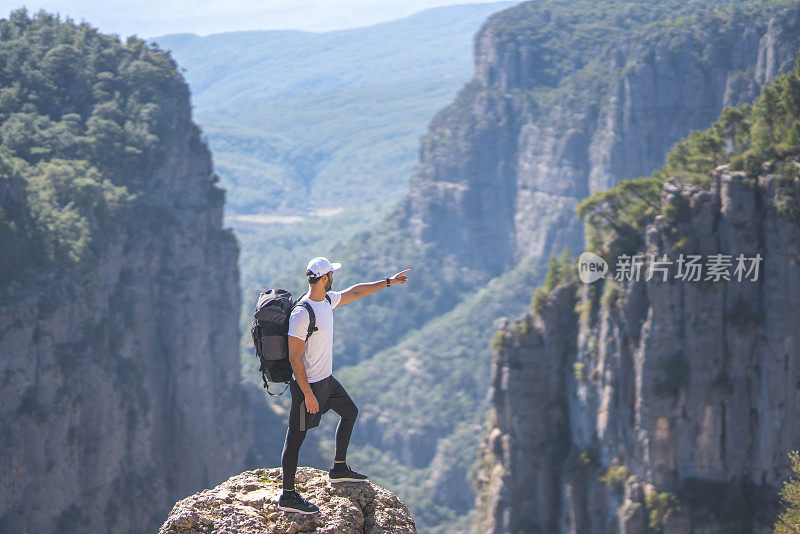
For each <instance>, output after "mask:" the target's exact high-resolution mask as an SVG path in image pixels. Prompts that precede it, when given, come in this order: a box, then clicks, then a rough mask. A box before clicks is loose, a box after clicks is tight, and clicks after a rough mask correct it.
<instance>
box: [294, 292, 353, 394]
mask: <svg viewBox="0 0 800 534" xmlns="http://www.w3.org/2000/svg"><path fill="white" fill-rule="evenodd" d="M328 296H329V297H330V298H331V303H330V304H328V300H327V299H325V298H323V299H322V300H321V301H319V302H317V301H314V300H311V299H310V298H308V295H306V296H305V297H303V300H305V301H306V302H308V303H309V304H311V308H312V309H313V310H314V319H315V321H316V327H317V330H316V331H315V332H314V333H313V334H311V337H310V338H308V341H306V349H305V351H304V352H303V366H304V367H305V368H306V375H307V376H308V382H309V383H312V382H319V381H320V380H323V379H325V378H328V377H329V376H330V375H331V374H333V308H335V307H336V306H338V305H339V302H340V301H341V300H342V294H341V293H340V292H338V291H328ZM310 320H311V319H310V318H309V316H308V310H306V308H305V306H303V305H302V304H299V305H297V306H295V308H294V309H293V310H292V314H291V315H290V316H289V335H290V336H294V337H297V338H300V339H302V340H303V341H305V339H306V336H307V335H308V323H309V321H310Z"/></svg>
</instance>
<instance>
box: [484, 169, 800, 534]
mask: <svg viewBox="0 0 800 534" xmlns="http://www.w3.org/2000/svg"><path fill="white" fill-rule="evenodd" d="M712 179H713V185H712V187H711V189H710V191H706V190H702V189H700V188H697V187H694V186H685V185H683V184H681V183H680V181H677V180H674V179H673V180H671V181H669V182H667V184H666V185H665V187H664V190H663V193H662V205H664V206H667V205H673V206H685V209H686V211H685V212H684V213H683V214H682V215H681V216H680V217H678V218H677V219H676V220H669V219H667V218H666V217H664V216H659V217H657V218H656V219H655V221H654V222H653V223H652V224H651V225H649V226H648V227H647V228H646V230H645V236H646V247H647V248H646V250H647V252H648V253H653V254H655V255H656V256H657V257H659V258H660V257H661V255H662V254H667V255H668V257H669V258H672V259H673V261H674V260H675V258H677V255H678V252H679V251H681V245H679V242H680V240H679V239H678V238H680V237H681V236H692V238H693V240H692V245H691V247H692V249H691V250H690V251H689V253H692V254H701V255H703V256H706V257H707V256H708V255H711V254H718V253H721V254H731V255H733V256H734V257H736V256H737V255H738V254H740V253H741V254H744V255H745V256H746V257H753V256H754V255H755V254H760V255H761V257H762V258H763V260H762V262H761V265H760V271H759V275H758V279H757V281H752V277H751V279H750V281H741V282H740V281H737V280H736V279H735V278H734V277H731V280H730V281H725V280H721V281H719V282H713V281H704V282H688V281H680V280H675V279H674V278H673V275H674V274H675V273H674V268H673V271H671V273H670V276H669V278H668V280H667V281H663V280H662V279H661V278H660V277H659V275H656V276H655V277H653V278H652V279H651V280H650V281H645V280H644V277H642V279H640V280H639V281H634V280H628V281H625V282H614V281H613V280H608V279H606V280H605V281H603V282H597V283H596V284H594V285H591V286H589V285H581V284H579V283H574V284H572V285H563V286H559V287H558V288H557V289H556V290H554V291H553V292H552V293H551V294H550V297H549V301H548V303H547V304H546V306H545V307H544V310H543V312H542V314H541V316H537V315H532V314H528V315H527V316H525V317H524V318H522V319H521V320H519V321H517V322H516V323H514V324H511V325H508V326H507V327H506V328H505V330H504V332H505V334H504V335H505V338H504V342H503V344H502V347H501V348H500V350H499V355H498V357H497V359H496V361H495V363H494V366H493V378H492V380H493V384H492V389H491V393H490V395H491V402H492V415H491V424H490V426H491V431H490V432H489V433H488V434H487V439H486V442H485V444H484V447H483V450H482V458H483V462H482V465H483V470H482V472H481V475H480V480H481V483H480V485H481V489H480V496H479V500H478V506H479V509H480V512H479V518H480V520H479V521H478V522H477V523H476V529H475V530H476V532H481V533H483V532H498V533H499V532H520V531H522V532H553V533H555V532H581V533H595V532H596V533H614V532H618V533H626V534H632V533H642V534H643V533H646V532H651V531H657V530H659V529H663V532H674V533H678V532H704V533H709V534H711V533H723V532H758V533H761V532H763V533H766V532H771V526H772V523H773V522H774V520H775V513H776V508H775V499H776V495H777V491H778V488H779V487H780V484H781V481H782V480H783V478H784V477H785V473H786V470H787V467H786V465H787V461H786V453H787V451H789V450H791V449H795V448H797V444H798V443H799V442H800V425H798V421H800V402H798V397H797V391H798V377H800V350H798V349H799V347H798V345H799V344H800V337H799V336H798V331H797V325H798V324H800V312H798V308H797V306H796V303H797V302H798V299H800V219H798V216H797V213H798V211H799V210H800V207H798V202H797V199H798V198H800V196H799V195H800V183H798V179H797V178H794V180H793V181H792V180H790V181H789V182H787V181H785V178H784V179H783V181H782V180H780V179H778V178H777V177H776V176H774V175H772V174H769V172H766V173H764V174H763V175H761V176H758V177H748V176H746V175H744V173H741V172H736V173H733V172H728V171H727V169H726V168H720V169H718V171H717V172H716V173H715V175H714V176H713V178H712ZM662 213H664V212H662ZM684 243H685V241H684ZM731 272H733V271H731ZM703 276H705V274H704V275H703ZM600 284H604V287H603V286H600ZM579 285H580V287H578V286H579ZM576 290H577V292H576ZM576 303H577V306H576ZM576 310H577V311H576Z"/></svg>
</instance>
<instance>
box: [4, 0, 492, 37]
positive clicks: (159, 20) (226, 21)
mask: <svg viewBox="0 0 800 534" xmlns="http://www.w3.org/2000/svg"><path fill="white" fill-rule="evenodd" d="M490 1H493V0H282V1H277V0H204V1H199V0H125V1H122V0H106V1H98V0H18V1H16V2H15V1H13V0H0V8H1V9H0V18H5V17H8V14H9V13H10V12H11V11H13V10H14V9H16V8H18V7H22V6H25V7H27V8H28V11H29V13H31V14H33V13H35V12H36V11H38V10H39V9H40V8H44V9H46V10H47V11H51V12H56V13H60V14H61V15H62V18H63V17H65V16H69V17H71V18H73V19H74V20H76V21H78V22H80V21H81V20H85V21H87V22H89V23H90V24H92V25H93V26H96V27H97V28H99V29H100V30H101V31H102V32H104V33H117V34H119V35H120V36H122V37H125V36H127V35H131V34H137V35H138V36H139V37H154V36H156V35H163V34H166V33H180V32H188V33H197V34H200V35H207V34H209V33H219V32H226V31H235V30H266V29H276V28H283V29H300V30H310V31H325V30H334V29H340V28H352V27H355V26H365V25H369V24H374V23H376V22H383V21H387V20H392V19H396V18H400V17H403V16H406V15H410V14H411V13H414V12H416V11H420V10H422V9H425V8H429V7H435V6H445V5H453V4H474V3H486V2H490Z"/></svg>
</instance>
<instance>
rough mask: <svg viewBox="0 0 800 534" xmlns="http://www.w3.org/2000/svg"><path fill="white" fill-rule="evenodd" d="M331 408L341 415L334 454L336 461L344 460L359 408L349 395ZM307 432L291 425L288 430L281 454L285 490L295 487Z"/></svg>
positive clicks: (337, 427)
mask: <svg viewBox="0 0 800 534" xmlns="http://www.w3.org/2000/svg"><path fill="white" fill-rule="evenodd" d="M347 401H349V402H347ZM330 408H331V409H332V410H333V411H334V412H336V413H337V414H339V416H340V417H341V419H339V424H338V425H336V454H335V455H334V461H335V462H344V461H345V459H346V458H347V446H348V445H349V444H350V435H351V434H352V433H353V425H355V424H356V417H358V408H357V407H356V405H355V403H353V401H352V400H350V397H347V399H346V401H342V402H336V403H331V405H330ZM306 432H307V431H306V430H298V429H296V428H292V427H291V426H290V427H289V429H288V430H287V431H286V442H285V443H284V444H283V454H282V455H281V465H282V467H283V489H285V490H292V489H294V475H295V473H296V472H297V457H298V455H299V453H300V445H302V444H303V440H304V439H306Z"/></svg>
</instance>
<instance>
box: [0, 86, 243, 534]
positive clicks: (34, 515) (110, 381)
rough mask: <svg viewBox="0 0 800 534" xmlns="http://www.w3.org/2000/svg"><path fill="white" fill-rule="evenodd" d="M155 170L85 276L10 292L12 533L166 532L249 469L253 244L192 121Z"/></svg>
mask: <svg viewBox="0 0 800 534" xmlns="http://www.w3.org/2000/svg"><path fill="white" fill-rule="evenodd" d="M161 105H162V107H163V109H165V110H167V112H166V113H165V117H168V120H169V121H170V123H169V124H167V125H166V126H165V128H166V130H167V131H169V132H171V134H170V135H169V136H167V137H165V138H164V139H163V140H162V143H163V147H164V153H165V156H164V158H163V160H162V161H161V162H160V164H159V165H158V166H156V167H154V168H153V172H152V174H151V175H148V176H142V177H141V180H140V186H141V190H137V191H136V192H137V193H139V194H140V199H141V201H142V202H143V204H142V206H143V207H142V209H141V210H140V211H136V212H135V214H136V218H135V219H132V220H130V221H128V224H127V225H125V226H124V227H122V228H120V229H119V231H118V232H117V234H116V235H115V237H114V238H113V239H112V242H111V244H110V245H109V246H108V248H107V249H106V250H104V251H103V252H102V254H101V255H100V260H99V261H98V262H97V264H96V265H93V266H91V268H89V269H88V270H86V271H85V272H69V273H59V274H58V275H56V274H54V273H50V274H45V275H42V276H41V277H40V278H39V279H38V280H37V281H36V282H35V283H30V284H23V285H20V284H15V285H12V286H10V287H9V286H6V287H3V288H2V296H0V354H2V358H0V381H1V382H0V383H1V384H2V387H0V421H2V428H3V432H2V433H0V472H2V473H3V476H2V477H0V530H1V531H3V532H20V533H24V532H56V531H58V532H73V531H75V532H144V531H148V530H149V531H153V530H155V529H156V528H157V527H158V525H159V524H160V523H161V521H162V520H163V516H164V513H166V511H167V509H168V507H169V506H170V504H172V503H174V502H175V500H176V499H178V498H180V497H181V496H183V495H186V494H187V493H188V492H191V491H196V490H198V489H200V488H202V487H207V486H208V485H209V484H210V483H213V482H216V481H219V480H222V479H223V478H224V477H226V476H229V475H230V474H231V473H232V472H238V471H240V470H241V469H242V467H243V464H244V458H245V454H246V452H247V449H248V447H249V446H250V444H251V443H252V434H251V432H252V431H251V428H250V423H249V418H248V417H249V415H248V414H247V407H246V406H247V405H246V400H245V396H244V393H243V392H242V391H241V389H240V386H239V363H238V351H237V345H238V339H239V334H238V314H239V288H238V284H239V275H238V267H237V258H238V246H237V243H236V240H235V238H234V237H233V235H232V233H230V231H227V230H223V229H222V209H223V203H224V194H223V192H222V191H221V190H220V189H218V188H217V187H216V186H215V185H214V178H213V173H212V165H211V155H210V153H209V151H208V149H207V148H206V146H205V145H204V143H203V142H202V141H201V139H200V133H199V130H198V128H197V127H196V126H195V125H194V124H193V123H192V120H191V108H190V103H189V91H188V87H186V85H185V84H182V89H181V91H180V92H179V93H177V94H168V95H164V98H163V101H162V102H161Z"/></svg>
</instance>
